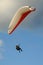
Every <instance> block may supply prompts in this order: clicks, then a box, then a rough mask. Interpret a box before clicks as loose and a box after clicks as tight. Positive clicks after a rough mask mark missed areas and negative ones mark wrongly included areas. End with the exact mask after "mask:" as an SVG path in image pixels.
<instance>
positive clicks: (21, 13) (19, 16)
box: [8, 6, 36, 34]
mask: <svg viewBox="0 0 43 65" xmlns="http://www.w3.org/2000/svg"><path fill="white" fill-rule="evenodd" d="M35 10H36V8H34V7H31V6H23V7H21V8H20V9H18V11H17V12H16V13H15V15H14V17H13V18H12V20H11V22H10V25H9V27H8V34H11V33H12V32H13V31H14V30H15V29H16V28H17V26H19V24H20V23H21V22H22V21H23V20H24V19H25V17H26V16H27V15H28V14H30V13H31V12H33V11H35Z"/></svg>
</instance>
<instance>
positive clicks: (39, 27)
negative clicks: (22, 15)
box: [0, 0, 43, 65]
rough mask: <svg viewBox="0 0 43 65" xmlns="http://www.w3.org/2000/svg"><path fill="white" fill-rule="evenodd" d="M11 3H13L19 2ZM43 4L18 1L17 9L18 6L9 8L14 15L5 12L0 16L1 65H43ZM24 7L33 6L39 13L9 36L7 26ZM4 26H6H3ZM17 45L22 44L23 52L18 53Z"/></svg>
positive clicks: (31, 16)
mask: <svg viewBox="0 0 43 65" xmlns="http://www.w3.org/2000/svg"><path fill="white" fill-rule="evenodd" d="M9 1H10V0H9ZM11 1H12V3H13V2H16V1H17V0H16V1H14V0H11ZM23 2H24V3H23ZM35 2H36V3H35ZM42 2H43V1H42V0H33V2H32V1H31V2H30V0H29V2H28V0H26V1H25V0H24V1H23V0H22V1H20V0H19V1H17V3H18V4H17V5H18V7H16V6H17V5H16V4H15V7H14V5H10V6H12V7H9V8H11V9H13V10H11V9H10V10H11V12H12V13H11V12H10V10H9V14H6V12H5V13H4V12H3V14H1V15H0V17H1V18H0V20H1V21H2V22H1V23H0V25H1V26H0V65H43V7H42V5H43V3H42ZM23 5H32V6H34V7H36V8H37V11H36V12H34V13H31V14H30V15H29V16H27V18H26V19H25V20H24V21H23V23H21V24H20V25H19V27H18V28H17V29H16V30H15V31H14V32H13V33H12V34H11V35H9V34H8V33H7V26H8V24H9V21H10V20H11V18H12V16H13V14H14V13H15V11H16V10H17V9H18V8H19V7H20V6H23ZM14 8H15V9H14ZM7 13H8V11H7ZM4 14H5V16H4ZM10 15H11V17H10ZM3 17H4V18H3ZM2 18H3V19H2ZM5 18H6V19H5ZM30 18H31V19H30ZM4 21H5V22H4ZM7 21H8V23H6V22H7ZM3 23H4V24H3ZM31 23H32V24H31ZM2 24H3V25H4V26H2ZM5 24H6V25H5ZM1 27H2V28H1ZM2 31H3V32H2ZM16 44H20V46H21V48H22V49H23V52H21V53H18V51H16V49H15V46H16Z"/></svg>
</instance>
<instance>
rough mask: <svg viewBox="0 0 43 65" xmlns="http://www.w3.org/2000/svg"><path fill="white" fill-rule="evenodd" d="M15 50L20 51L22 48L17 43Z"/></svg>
mask: <svg viewBox="0 0 43 65" xmlns="http://www.w3.org/2000/svg"><path fill="white" fill-rule="evenodd" d="M16 50H17V51H19V53H20V51H22V49H21V48H20V46H19V45H16Z"/></svg>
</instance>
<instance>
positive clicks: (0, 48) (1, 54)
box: [0, 40, 5, 60]
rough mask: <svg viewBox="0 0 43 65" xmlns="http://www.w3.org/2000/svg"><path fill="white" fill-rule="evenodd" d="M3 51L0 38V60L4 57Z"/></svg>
mask: <svg viewBox="0 0 43 65" xmlns="http://www.w3.org/2000/svg"><path fill="white" fill-rule="evenodd" d="M4 52H5V49H4V43H3V40H0V60H3V59H4V55H3V53H4Z"/></svg>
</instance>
